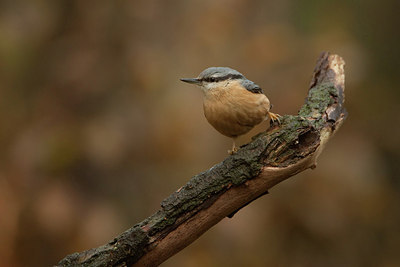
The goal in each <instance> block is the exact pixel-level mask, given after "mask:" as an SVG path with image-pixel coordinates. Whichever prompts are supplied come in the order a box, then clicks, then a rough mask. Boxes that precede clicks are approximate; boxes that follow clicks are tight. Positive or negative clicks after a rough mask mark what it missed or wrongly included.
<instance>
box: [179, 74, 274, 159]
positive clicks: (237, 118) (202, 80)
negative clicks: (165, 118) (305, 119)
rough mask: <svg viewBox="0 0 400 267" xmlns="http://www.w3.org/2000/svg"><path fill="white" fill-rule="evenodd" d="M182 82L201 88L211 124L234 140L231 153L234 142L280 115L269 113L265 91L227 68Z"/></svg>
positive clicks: (235, 148) (206, 113)
mask: <svg viewBox="0 0 400 267" xmlns="http://www.w3.org/2000/svg"><path fill="white" fill-rule="evenodd" d="M181 81H183V82H186V83H192V84H195V85H198V86H200V87H201V89H202V90H203V93H204V98H203V100H204V101H203V108H204V115H205V116H206V118H207V120H208V122H209V123H210V124H211V125H212V126H213V127H214V128H215V129H216V130H217V131H218V132H220V133H221V134H223V135H225V136H228V137H231V138H233V146H232V151H230V153H234V152H236V151H237V147H236V145H235V139H236V138H237V137H238V136H240V135H243V134H245V133H247V132H249V131H250V130H251V129H252V128H253V127H254V126H256V125H257V124H259V123H261V122H262V121H264V120H266V119H268V118H270V119H271V120H272V121H273V122H274V121H275V120H277V121H278V122H280V121H279V117H280V116H279V115H278V114H274V113H272V112H269V110H270V108H271V104H270V102H269V99H268V98H267V96H266V95H264V93H263V90H262V89H261V88H260V87H259V86H258V85H257V84H255V83H254V82H252V81H250V80H248V79H246V77H244V76H243V74H241V73H240V72H238V71H236V70H234V69H231V68H227V67H211V68H208V69H205V70H204V71H203V72H202V73H200V74H199V76H198V77H197V78H185V79H181Z"/></svg>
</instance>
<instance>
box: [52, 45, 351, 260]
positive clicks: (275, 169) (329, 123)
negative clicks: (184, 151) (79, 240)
mask: <svg viewBox="0 0 400 267" xmlns="http://www.w3.org/2000/svg"><path fill="white" fill-rule="evenodd" d="M343 103H344V61H343V59H342V58H340V57H339V56H337V55H330V54H329V53H322V54H321V56H320V58H319V59H318V62H317V65H316V67H315V70H314V74H313V78H312V81H311V84H310V89H309V92H308V96H307V98H306V101H305V104H304V105H303V106H302V107H301V109H300V111H299V113H298V115H297V116H292V115H285V116H283V117H282V118H281V124H280V125H274V126H273V127H271V128H270V129H268V130H267V131H266V132H263V133H261V134H258V135H257V136H255V137H254V138H253V140H252V142H250V143H249V144H247V145H244V146H242V147H241V148H240V149H239V151H238V152H237V153H236V154H234V155H232V156H229V157H228V158H226V159H225V160H224V161H223V162H221V163H219V164H217V165H215V166H214V167H212V168H211V169H209V170H207V171H205V172H203V173H200V174H198V175H196V176H194V177H192V178H191V179H190V180H189V181H188V183H187V184H186V185H184V186H183V187H182V188H181V189H180V190H178V191H176V192H174V193H173V194H172V195H170V196H169V197H168V198H166V199H165V200H164V201H162V203H161V208H160V210H158V211H157V212H156V213H154V214H153V215H151V216H150V217H148V218H147V219H145V220H144V221H142V222H140V223H138V224H136V225H135V226H133V227H132V228H130V229H129V230H127V231H125V232H124V233H122V234H121V235H119V236H117V237H115V238H114V239H113V240H111V241H110V242H108V243H107V244H105V245H103V246H101V247H98V248H93V249H90V250H87V251H83V252H80V253H74V254H71V255H69V256H67V257H65V258H64V259H62V260H61V261H60V262H59V263H58V266H157V265H159V264H160V263H162V262H164V261H165V260H166V259H168V258H169V257H171V256H172V255H174V254H175V253H177V252H179V251H180V250H182V249H183V248H185V247H186V246H188V245H189V244H190V243H192V242H193V241H194V240H196V239H197V238H198V237H199V236H200V235H202V234H203V233H204V232H206V231H207V230H208V229H209V228H211V227H212V226H213V225H215V224H216V223H218V222H219V221H220V220H222V219H223V218H224V217H226V216H232V215H233V214H234V213H235V212H237V211H238V210H239V209H240V208H242V207H244V206H245V205H247V204H249V203H250V202H251V201H253V200H254V199H256V198H258V197H260V196H262V195H264V194H266V193H267V192H268V189H269V188H271V187H273V186H274V185H276V184H278V183H280V182H282V181H283V180H285V179H287V178H289V177H291V176H293V175H295V174H297V173H299V172H301V171H304V170H306V169H308V168H314V167H315V166H316V160H317V158H318V155H319V154H320V153H321V151H322V149H323V148H324V146H325V144H326V142H327V141H328V139H329V138H330V137H331V136H332V135H333V133H335V132H336V131H337V130H338V128H339V127H340V126H341V124H342V123H343V121H344V119H345V117H346V115H347V113H346V111H345V109H344V107H343Z"/></svg>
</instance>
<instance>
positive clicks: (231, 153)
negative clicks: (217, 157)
mask: <svg viewBox="0 0 400 267" xmlns="http://www.w3.org/2000/svg"><path fill="white" fill-rule="evenodd" d="M237 151H238V148H237V147H232V150H228V154H229V155H233V154H236V152H237Z"/></svg>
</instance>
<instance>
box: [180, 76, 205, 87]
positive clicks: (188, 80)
mask: <svg viewBox="0 0 400 267" xmlns="http://www.w3.org/2000/svg"><path fill="white" fill-rule="evenodd" d="M180 80H181V81H182V82H185V83H193V84H197V85H200V84H201V81H200V80H199V79H197V78H182V79H180Z"/></svg>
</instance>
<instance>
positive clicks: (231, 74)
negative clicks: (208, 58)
mask: <svg viewBox="0 0 400 267" xmlns="http://www.w3.org/2000/svg"><path fill="white" fill-rule="evenodd" d="M197 79H198V80H199V81H203V82H220V81H224V80H228V79H245V77H244V76H243V74H241V73H240V72H238V71H237V70H234V69H231V68H228V67H210V68H207V69H205V70H203V71H202V72H201V73H200V74H199V76H198V77H197Z"/></svg>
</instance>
